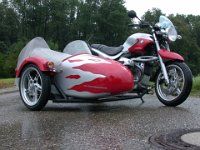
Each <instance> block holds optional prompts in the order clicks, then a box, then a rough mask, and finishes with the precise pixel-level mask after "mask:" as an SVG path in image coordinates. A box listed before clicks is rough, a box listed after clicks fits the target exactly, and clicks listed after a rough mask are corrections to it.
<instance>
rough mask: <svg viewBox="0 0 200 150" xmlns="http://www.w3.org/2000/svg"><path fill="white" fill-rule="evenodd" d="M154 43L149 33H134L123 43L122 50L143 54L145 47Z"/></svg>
mask: <svg viewBox="0 0 200 150" xmlns="http://www.w3.org/2000/svg"><path fill="white" fill-rule="evenodd" d="M150 44H154V41H153V39H152V38H151V35H150V34H145V33H136V34H133V35H131V36H129V37H128V39H127V40H126V42H125V43H124V45H123V46H124V51H129V52H130V53H133V54H144V53H145V48H146V47H147V46H148V45H150Z"/></svg>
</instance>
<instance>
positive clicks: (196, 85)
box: [192, 76, 200, 96]
mask: <svg viewBox="0 0 200 150" xmlns="http://www.w3.org/2000/svg"><path fill="white" fill-rule="evenodd" d="M199 91H200V76H197V77H195V78H194V79H193V88H192V94H193V95H196V96H200V93H199Z"/></svg>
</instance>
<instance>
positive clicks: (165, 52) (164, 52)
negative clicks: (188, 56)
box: [158, 49, 184, 61]
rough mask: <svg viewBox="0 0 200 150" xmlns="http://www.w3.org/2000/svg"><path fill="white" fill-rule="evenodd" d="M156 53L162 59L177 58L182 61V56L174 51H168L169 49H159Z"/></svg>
mask: <svg viewBox="0 0 200 150" xmlns="http://www.w3.org/2000/svg"><path fill="white" fill-rule="evenodd" d="M158 54H159V55H160V56H161V58H162V59H164V60H179V61H184V58H183V57H182V56H181V55H179V54H177V53H175V52H170V51H168V50H165V49H161V50H159V51H158Z"/></svg>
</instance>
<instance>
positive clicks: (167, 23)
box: [159, 16, 175, 29]
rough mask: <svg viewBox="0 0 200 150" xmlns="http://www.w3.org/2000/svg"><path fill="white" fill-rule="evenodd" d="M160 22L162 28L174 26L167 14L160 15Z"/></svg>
mask: <svg viewBox="0 0 200 150" xmlns="http://www.w3.org/2000/svg"><path fill="white" fill-rule="evenodd" d="M159 23H160V26H161V28H162V29H167V28H170V27H174V25H173V23H172V22H171V21H170V20H169V19H168V18H167V17H165V16H160V19H159ZM174 28H175V27H174Z"/></svg>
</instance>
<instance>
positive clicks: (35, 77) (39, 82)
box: [19, 64, 51, 111]
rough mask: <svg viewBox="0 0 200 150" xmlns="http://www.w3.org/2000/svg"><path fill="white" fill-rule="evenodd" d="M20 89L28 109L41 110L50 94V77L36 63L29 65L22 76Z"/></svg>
mask: <svg viewBox="0 0 200 150" xmlns="http://www.w3.org/2000/svg"><path fill="white" fill-rule="evenodd" d="M19 90H20V96H21V99H22V101H23V103H24V105H25V106H26V107H27V108H28V109H30V110H33V111H38V110H41V109H43V108H44V107H45V105H46V104H47V102H48V98H49V96H50V91H51V82H50V77H49V76H47V75H46V74H44V73H43V72H41V71H40V69H39V68H38V67H37V66H36V65H33V64H30V65H27V66H26V67H25V68H24V69H23V71H22V74H21V77H20V81H19Z"/></svg>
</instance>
